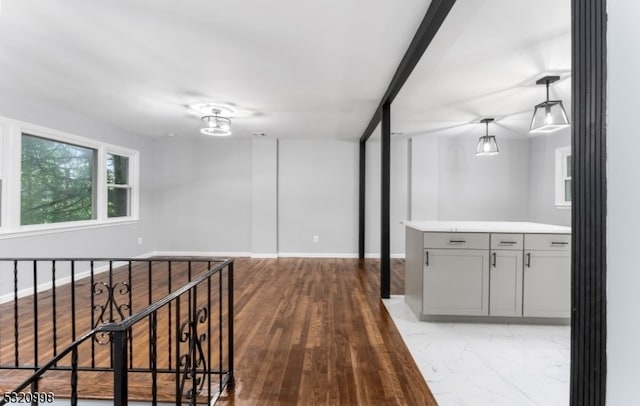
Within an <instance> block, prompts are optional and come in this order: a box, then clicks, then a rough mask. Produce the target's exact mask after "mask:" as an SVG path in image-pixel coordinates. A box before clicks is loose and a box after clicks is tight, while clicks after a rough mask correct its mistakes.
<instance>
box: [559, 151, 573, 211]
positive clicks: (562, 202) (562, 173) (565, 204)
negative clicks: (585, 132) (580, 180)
mask: <svg viewBox="0 0 640 406" xmlns="http://www.w3.org/2000/svg"><path fill="white" fill-rule="evenodd" d="M572 155H573V154H572V152H571V146H566V147H562V148H558V149H556V168H555V189H556V193H555V205H556V207H558V208H571V201H567V200H566V199H565V196H566V190H565V188H566V186H565V181H566V180H567V179H570V180H571V182H572V184H573V176H567V165H566V162H567V157H569V156H572ZM571 197H572V198H573V196H571Z"/></svg>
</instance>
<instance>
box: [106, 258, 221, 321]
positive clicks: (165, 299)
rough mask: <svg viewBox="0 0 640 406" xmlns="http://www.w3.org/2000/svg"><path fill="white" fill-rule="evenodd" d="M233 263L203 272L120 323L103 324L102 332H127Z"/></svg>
mask: <svg viewBox="0 0 640 406" xmlns="http://www.w3.org/2000/svg"><path fill="white" fill-rule="evenodd" d="M231 262H233V261H232V260H231V259H227V260H224V261H223V262H221V263H220V264H219V265H218V266H216V267H215V268H212V269H209V270H208V271H207V272H203V273H202V274H200V275H199V276H198V277H197V278H195V279H192V280H191V282H189V283H187V284H185V285H182V287H180V288H178V289H176V290H174V291H173V292H171V293H169V294H168V295H166V296H165V297H163V298H162V299H159V300H157V301H155V302H154V303H152V304H150V305H148V306H147V307H145V308H144V309H143V310H140V311H139V312H137V313H136V314H134V315H131V316H129V317H127V318H126V319H124V320H121V321H118V322H112V323H107V324H103V325H102V326H100V327H102V328H103V330H102V331H103V332H110V333H112V332H116V331H125V330H128V329H130V328H131V327H132V326H133V325H134V324H136V323H137V322H139V321H140V320H142V319H144V318H145V317H149V315H150V314H151V313H153V312H155V311H157V310H158V309H160V308H161V307H163V306H165V305H166V304H167V303H169V302H171V301H173V300H175V299H176V298H177V297H178V296H181V295H182V294H183V293H185V292H187V291H188V290H190V289H192V288H193V287H194V286H196V285H199V284H200V283H201V282H203V281H204V280H205V279H208V278H209V277H211V276H213V275H214V274H216V273H218V272H220V271H221V270H222V269H223V268H224V267H226V266H227V265H229V264H230V263H231Z"/></svg>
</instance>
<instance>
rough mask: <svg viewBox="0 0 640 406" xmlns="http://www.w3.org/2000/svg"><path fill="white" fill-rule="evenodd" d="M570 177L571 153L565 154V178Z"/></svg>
mask: <svg viewBox="0 0 640 406" xmlns="http://www.w3.org/2000/svg"><path fill="white" fill-rule="evenodd" d="M570 177H571V155H567V178H570Z"/></svg>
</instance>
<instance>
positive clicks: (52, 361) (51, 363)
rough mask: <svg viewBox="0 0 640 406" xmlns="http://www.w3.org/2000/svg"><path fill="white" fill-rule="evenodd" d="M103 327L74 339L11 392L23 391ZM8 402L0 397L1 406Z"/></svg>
mask: <svg viewBox="0 0 640 406" xmlns="http://www.w3.org/2000/svg"><path fill="white" fill-rule="evenodd" d="M102 327H103V326H99V327H96V328H94V329H92V330H90V331H88V332H87V333H85V334H84V335H83V336H82V337H80V338H78V339H77V340H76V341H74V342H73V343H71V344H69V345H68V346H67V347H66V348H65V349H64V350H62V352H60V353H59V354H58V355H56V356H55V357H53V358H51V359H50V360H49V361H48V362H47V363H46V364H44V365H43V366H41V367H40V368H38V370H37V371H36V372H34V373H33V375H31V376H30V377H29V378H27V379H26V380H25V381H23V382H22V383H21V384H20V385H18V386H16V387H15V388H14V389H13V390H12V391H10V392H9V393H18V392H20V391H22V389H24V388H26V387H27V386H29V385H31V384H32V383H34V382H35V381H36V380H37V379H40V377H41V376H42V375H43V374H44V373H45V372H47V371H48V370H49V369H51V367H53V366H54V365H55V364H57V363H58V362H59V361H60V360H62V359H63V358H64V357H66V356H67V354H69V353H70V352H71V351H72V350H73V349H74V348H76V347H78V346H79V345H80V344H82V343H83V342H85V341H87V340H88V339H89V338H91V337H93V336H94V335H96V334H97V333H99V332H101V331H102ZM6 403H7V401H6V400H5V399H0V406H2V405H4V404H6Z"/></svg>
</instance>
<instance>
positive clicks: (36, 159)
mask: <svg viewBox="0 0 640 406" xmlns="http://www.w3.org/2000/svg"><path fill="white" fill-rule="evenodd" d="M96 154H97V151H96V150H95V149H91V148H86V147H81V146H77V145H72V144H67V143H64V142H59V141H54V140H50V139H46V138H41V137H36V136H33V135H29V134H22V156H21V158H22V159H21V162H22V169H21V177H20V185H21V199H20V204H21V207H20V224H21V225H31V224H48V223H62V222H67V221H78V220H91V219H94V218H96V211H95V204H94V202H95V195H96V188H95V186H94V183H95V178H96V167H95V162H96Z"/></svg>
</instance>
